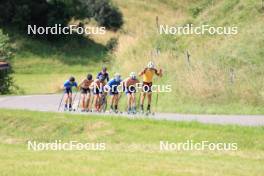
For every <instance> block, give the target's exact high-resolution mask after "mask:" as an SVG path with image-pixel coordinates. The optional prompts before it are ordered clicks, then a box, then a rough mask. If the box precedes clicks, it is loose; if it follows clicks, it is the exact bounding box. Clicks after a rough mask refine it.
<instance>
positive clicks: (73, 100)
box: [72, 91, 79, 107]
mask: <svg viewBox="0 0 264 176" xmlns="http://www.w3.org/2000/svg"><path fill="white" fill-rule="evenodd" d="M78 92H79V91H77V92H76V93H75V95H74V97H73V99H72V107H73V105H74V102H75V99H76V96H77V94H78Z"/></svg>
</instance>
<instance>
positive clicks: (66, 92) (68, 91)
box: [64, 88, 72, 94]
mask: <svg viewBox="0 0 264 176" xmlns="http://www.w3.org/2000/svg"><path fill="white" fill-rule="evenodd" d="M64 93H65V94H70V93H71V94H72V89H71V88H66V89H65V90H64Z"/></svg>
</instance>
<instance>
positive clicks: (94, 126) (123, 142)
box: [0, 109, 264, 176]
mask: <svg viewBox="0 0 264 176" xmlns="http://www.w3.org/2000/svg"><path fill="white" fill-rule="evenodd" d="M0 113H1V116H0V139H1V140H0V141H1V142H0V173H1V175H18V176H20V175H27V176H30V175H32V176H33V175H34V176H36V175H192V176H193V175H224V176H228V175H230V176H231V175H232V176H235V175H239V176H243V175H245V176H246V175H252V176H255V175H256V176H259V175H261V174H262V173H263V172H264V168H263V164H264V160H263V158H264V137H263V132H264V128H263V127H239V126H220V125H219V126H218V125H203V124H199V123H194V122H193V123H185V122H167V121H153V120H148V119H134V120H131V119H126V118H119V117H110V116H83V115H70V114H60V113H40V112H30V111H17V110H13V111H10V110H3V109H2V110H0ZM28 140H36V141H38V142H54V140H62V141H64V142H69V141H71V140H75V141H79V142H82V143H85V142H105V143H106V146H107V147H106V151H41V152H36V151H35V152H34V151H29V150H27V141H28ZM160 140H164V141H166V140H168V141H170V142H185V141H186V140H193V141H194V142H200V141H203V140H207V141H210V142H226V143H228V142H229V143H234V142H235V143H237V144H238V151H232V152H231V151H229V152H221V151H218V152H215V151H188V152H187V151H181V152H161V151H159V141H160Z"/></svg>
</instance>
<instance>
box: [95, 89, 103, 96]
mask: <svg viewBox="0 0 264 176" xmlns="http://www.w3.org/2000/svg"><path fill="white" fill-rule="evenodd" d="M93 93H94V94H95V95H98V94H103V91H102V90H101V89H98V88H95V89H94V91H93Z"/></svg>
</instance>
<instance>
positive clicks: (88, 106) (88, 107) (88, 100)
mask: <svg viewBox="0 0 264 176" xmlns="http://www.w3.org/2000/svg"><path fill="white" fill-rule="evenodd" d="M90 100H91V93H88V94H87V100H86V107H85V108H86V110H90Z"/></svg>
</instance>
